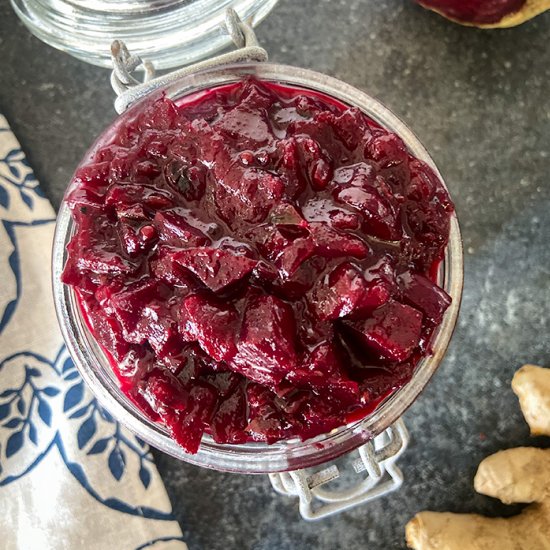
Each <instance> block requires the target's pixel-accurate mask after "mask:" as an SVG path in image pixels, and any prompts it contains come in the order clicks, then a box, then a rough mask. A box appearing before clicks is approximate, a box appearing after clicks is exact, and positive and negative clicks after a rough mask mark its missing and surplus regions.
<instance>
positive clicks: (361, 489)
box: [269, 419, 409, 520]
mask: <svg viewBox="0 0 550 550" xmlns="http://www.w3.org/2000/svg"><path fill="white" fill-rule="evenodd" d="M408 443H409V434H408V432H407V428H406V427H405V424H404V422H403V420H401V419H399V420H398V421H397V422H395V424H392V425H391V426H390V427H389V428H388V429H386V431H384V432H383V433H381V434H380V435H379V436H377V437H375V438H374V439H373V440H372V441H369V442H368V443H366V444H365V445H363V446H361V447H359V448H358V449H356V450H355V451H354V454H355V453H358V454H359V458H356V459H353V458H352V456H351V455H348V456H346V457H345V458H344V460H345V461H346V464H345V466H346V467H347V468H346V469H343V468H342V469H339V467H338V466H337V465H335V464H333V465H332V466H327V465H326V464H323V465H322V466H321V468H322V469H320V470H319V469H317V470H315V469H313V468H308V469H305V470H295V471H292V472H283V473H278V474H269V479H270V481H271V485H272V486H273V488H274V489H275V491H277V492H278V493H280V494H282V495H286V496H289V497H298V498H299V500H300V514H301V516H302V517H303V518H304V519H306V520H317V519H322V518H325V517H327V516H331V515H333V514H337V513H339V512H343V511H344V510H349V509H350V508H353V507H355V506H358V505H360V504H364V503H366V502H368V501H370V500H374V499H376V498H379V497H382V496H385V495H387V494H389V493H391V492H393V491H396V490H397V489H399V488H400V487H401V485H402V484H403V475H402V473H401V470H400V469H399V468H398V467H397V466H396V464H395V462H396V461H397V459H398V458H399V456H400V455H401V454H402V453H403V451H405V449H406V448H407V445H408ZM350 461H351V468H352V470H353V471H348V472H346V470H349V466H350V464H349V462H350ZM361 472H366V474H367V475H366V477H363V479H361V480H360V481H357V482H356V483H355V484H353V485H351V486H348V487H346V488H342V487H337V488H333V489H332V490H331V489H329V488H328V487H326V485H328V484H329V483H330V482H335V480H337V479H338V478H340V480H342V478H343V477H344V475H346V477H347V474H351V475H355V476H357V474H360V473H361ZM333 484H334V483H333Z"/></svg>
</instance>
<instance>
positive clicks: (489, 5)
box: [417, 0, 527, 25]
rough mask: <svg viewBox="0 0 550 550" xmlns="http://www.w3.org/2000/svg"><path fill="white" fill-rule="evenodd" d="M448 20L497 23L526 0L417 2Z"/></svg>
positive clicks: (439, 0)
mask: <svg viewBox="0 0 550 550" xmlns="http://www.w3.org/2000/svg"><path fill="white" fill-rule="evenodd" d="M417 1H418V3H419V4H421V5H422V6H424V7H426V8H430V9H432V10H436V11H438V12H439V13H441V14H442V15H444V16H445V17H448V18H449V19H454V20H455V21H460V22H462V23H471V24H472V25H476V24H477V25H489V24H493V23H498V22H499V21H501V20H502V19H503V18H504V17H505V16H507V15H510V14H511V13H515V12H517V11H519V10H520V9H521V8H523V6H524V5H525V3H526V1H527V0H417Z"/></svg>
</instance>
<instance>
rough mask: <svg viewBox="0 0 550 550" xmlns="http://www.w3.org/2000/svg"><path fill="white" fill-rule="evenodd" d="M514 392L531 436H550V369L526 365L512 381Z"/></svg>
mask: <svg viewBox="0 0 550 550" xmlns="http://www.w3.org/2000/svg"><path fill="white" fill-rule="evenodd" d="M512 390H513V391H514V393H515V394H516V395H517V396H518V397H519V406H520V407H521V411H522V412H523V416H524V417H525V420H526V421H527V424H529V428H531V435H550V369H545V368H542V367H536V366H535V365H524V366H523V367H521V369H519V370H518V371H517V372H516V374H515V375H514V378H513V379H512Z"/></svg>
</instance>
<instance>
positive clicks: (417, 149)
mask: <svg viewBox="0 0 550 550" xmlns="http://www.w3.org/2000/svg"><path fill="white" fill-rule="evenodd" d="M248 77H253V78H256V79H258V80H260V81H265V82H272V83H276V84H280V85H283V86H288V87H291V88H300V89H303V90H305V91H306V92H307V91H312V92H314V93H320V94H324V95H325V96H328V97H331V98H334V99H336V100H337V101H339V102H342V103H343V104H345V105H348V106H352V107H357V108H359V109H360V110H361V111H362V112H363V113H364V114H366V115H367V116H368V117H370V118H371V119H372V120H374V121H375V122H376V123H378V124H379V125H380V126H382V127H383V128H385V129H387V130H389V131H391V132H394V133H396V134H397V135H398V136H400V137H401V139H402V140H403V141H404V143H405V144H406V146H407V148H408V151H409V153H410V154H411V155H413V156H414V157H416V158H418V159H420V160H422V161H423V162H425V163H426V164H428V165H429V166H430V167H431V168H432V169H433V170H434V171H435V173H436V174H437V175H438V177H439V178H440V179H441V176H440V175H439V172H438V171H437V168H436V167H435V165H434V163H433V161H432V159H431V158H430V156H429V155H428V153H427V152H426V150H425V149H424V147H423V146H422V144H421V143H420V142H419V141H418V139H417V138H416V137H415V136H414V135H413V134H412V132H411V131H410V130H409V129H408V128H407V126H406V125H405V124H404V123H403V122H401V121H400V120H399V119H398V118H397V117H396V116H395V115H394V114H393V113H392V112H391V111H389V110H388V109H387V108H385V107H384V106H383V105H381V104H380V103H379V102H378V101H377V100H375V99H373V98H372V97H370V96H368V95H367V94H365V93H363V92H361V91H359V90H357V89H356V88H354V87H352V86H350V85H348V84H345V83H344V82H341V81H339V80H336V79H334V78H331V77H328V76H326V75H323V74H319V73H316V72H313V71H309V70H304V69H300V68H295V67H289V66H282V65H275V64H268V63H257V64H238V65H232V66H225V67H218V68H214V69H209V70H205V71H199V72H196V73H193V74H191V75H188V76H184V77H182V78H180V79H178V80H177V81H175V82H174V83H172V84H170V85H169V86H168V87H166V88H165V89H164V90H163V92H164V93H165V94H166V96H167V97H168V98H171V99H172V100H174V101H176V103H177V101H178V100H181V98H184V97H186V96H189V95H190V94H196V93H197V92H200V91H203V90H204V91H206V90H210V89H213V88H216V87H219V86H224V85H228V84H232V83H235V82H239V81H241V80H243V79H246V78H248ZM143 101H147V98H145V99H144V100H143ZM142 106H143V103H142V102H139V103H138V104H136V105H135V106H133V107H131V108H130V109H129V110H128V111H127V112H126V113H124V114H123V115H121V116H120V117H119V118H118V119H117V120H115V122H114V123H113V125H112V126H111V127H109V128H108V129H107V130H106V131H105V132H104V133H103V134H102V135H101V136H100V137H99V138H98V140H97V141H96V143H95V144H94V145H93V146H92V148H91V149H90V151H89V152H88V153H87V154H86V156H85V158H84V160H83V164H85V163H86V162H89V161H90V160H91V159H92V157H93V155H94V153H95V151H97V149H98V148H99V147H100V146H101V145H103V144H105V143H106V142H109V140H110V139H111V138H112V137H113V136H114V135H115V134H116V132H117V128H119V127H120V125H121V124H122V123H123V122H124V121H125V120H127V118H128V117H132V116H134V114H135V113H137V112H138V111H139V110H140V109H141V108H142ZM441 181H442V180H441ZM70 190H71V188H69V190H68V192H70ZM74 233H75V224H74V221H73V219H72V217H71V213H70V210H69V207H68V205H67V204H66V202H65V201H64V202H63V204H62V205H61V208H60V212H59V216H58V221H57V228H56V234H55V240H54V251H53V286H54V295H55V304H56V310H57V314H58V318H59V322H60V325H61V329H62V332H63V336H64V338H65V341H66V343H67V346H68V348H69V351H70V354H71V356H72V358H73V360H74V362H75V364H76V366H77V367H78V369H79V371H80V373H81V375H82V377H83V378H84V380H85V381H86V383H87V384H88V386H89V387H90V389H91V390H92V392H93V393H94V394H95V396H96V397H97V398H98V400H99V402H100V403H101V404H102V405H103V406H104V407H105V408H106V409H107V410H108V411H109V412H110V413H111V414H112V415H113V417H114V418H115V419H117V420H118V421H120V422H121V423H122V424H124V425H125V426H127V427H128V428H129V429H130V430H131V431H133V432H134V433H135V434H137V435H138V436H139V437H140V438H141V439H143V440H144V441H146V442H147V443H149V444H150V445H152V446H153V447H156V448H157V449H160V450H162V451H164V452H166V453H168V454H170V455H172V456H174V457H176V458H178V459H180V460H184V461H187V462H190V463H192V464H196V465H199V466H203V467H207V468H212V469H215V470H220V471H228V472H235V473H254V474H274V473H276V472H288V471H294V470H303V469H305V468H311V467H313V466H317V465H320V464H324V463H327V462H328V461H332V460H334V459H336V458H337V457H340V456H342V455H344V454H346V453H349V452H350V451H352V450H354V449H356V448H358V447H361V446H362V445H365V443H366V442H368V441H371V440H372V439H373V438H375V437H376V436H379V434H382V433H383V432H384V431H385V430H387V429H388V428H389V427H390V426H391V425H392V424H393V423H395V422H396V421H398V419H400V417H401V416H402V414H403V413H404V412H405V410H406V409H407V408H408V407H409V406H410V405H411V404H412V402H413V401H414V400H415V398H416V397H417V396H418V395H419V393H420V392H421V391H422V389H423V388H424V386H425V385H426V384H427V383H428V381H429V380H430V378H431V377H432V375H433V374H434V372H435V371H436V369H437V367H438V365H439V364H440V362H441V360H442V358H443V356H444V354H445V352H446V349H447V346H448V344H449V341H450V338H451V335H452V332H453V329H454V326H455V323H456V320H457V315H458V311H459V306H460V300H461V293H462V282H463V258H462V243H461V237H460V231H459V226H458V222H457V219H456V215H455V213H454V212H453V213H452V214H451V215H450V232H449V240H448V245H447V247H446V250H445V254H444V258H443V260H442V262H441V263H440V265H439V269H438V273H437V283H438V284H439V286H440V287H441V288H443V289H444V290H445V291H446V292H447V294H448V295H449V296H450V297H451V299H452V302H451V304H450V305H449V307H448V309H447V310H446V312H445V314H444V316H443V319H442V321H441V323H440V325H439V326H438V327H437V329H436V330H435V331H434V333H433V334H432V337H431V342H430V344H431V345H430V347H431V350H432V353H431V354H428V355H426V356H424V357H423V358H421V360H420V361H419V362H418V364H417V366H416V369H415V371H414V373H413V375H412V378H411V379H410V381H409V382H408V383H406V384H405V385H404V386H403V387H401V388H399V389H398V390H396V391H394V392H393V393H392V394H391V395H389V396H387V397H386V398H385V399H384V400H383V401H382V402H381V403H379V404H378V406H377V407H376V408H375V409H374V410H373V411H372V412H370V413H369V414H368V415H367V416H366V417H364V418H361V419H358V420H356V421H353V422H350V423H348V424H346V425H343V426H341V427H339V428H336V429H333V430H332V431H330V433H326V434H323V435H319V436H317V437H314V438H312V439H309V440H306V441H301V440H299V439H298V438H294V439H288V440H283V441H279V442H276V443H273V444H266V443H259V442H247V443H242V444H219V443H216V442H215V441H214V440H213V439H212V437H211V436H210V435H208V434H207V433H205V435H203V438H202V442H201V445H200V448H199V450H198V452H197V453H196V454H188V453H185V452H184V450H183V449H182V448H181V447H180V446H179V445H178V444H177V443H176V441H174V439H172V437H171V436H170V435H169V433H168V431H167V430H166V429H165V428H164V427H163V426H162V425H161V424H159V423H156V422H154V421H152V420H150V419H149V418H148V417H147V415H146V414H144V412H142V410H140V409H139V408H138V407H137V406H136V405H135V404H134V403H133V402H132V401H131V400H130V399H129V398H128V397H127V396H126V395H125V394H124V393H123V391H122V390H121V388H120V385H119V380H118V379H117V376H116V375H115V373H114V372H113V368H112V366H111V364H110V361H109V359H108V357H107V356H106V354H105V353H104V351H103V350H102V348H101V347H100V345H98V343H97V342H96V340H95V338H94V336H93V335H92V334H91V332H90V329H89V327H88V324H87V322H86V319H85V318H84V317H83V314H82V311H81V308H80V305H79V302H78V298H77V294H76V292H75V290H74V288H73V287H71V286H68V285H64V284H63V283H62V282H61V274H62V272H63V268H64V265H65V263H66V261H67V250H66V247H67V244H68V243H69V241H70V239H71V237H72V236H73V235H74ZM310 519H311V518H310Z"/></svg>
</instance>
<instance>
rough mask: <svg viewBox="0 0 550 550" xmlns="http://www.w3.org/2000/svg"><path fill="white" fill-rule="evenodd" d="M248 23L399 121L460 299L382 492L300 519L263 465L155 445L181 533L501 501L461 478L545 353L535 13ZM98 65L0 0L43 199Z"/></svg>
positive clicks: (546, 148) (215, 534)
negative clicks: (185, 454) (511, 24)
mask: <svg viewBox="0 0 550 550" xmlns="http://www.w3.org/2000/svg"><path fill="white" fill-rule="evenodd" d="M258 36H259V38H260V40H261V41H262V43H263V45H264V46H265V47H266V48H267V49H268V50H269V52H270V53H271V59H272V60H274V61H278V62H283V63H288V64H295V65H300V66H303V67H309V68H313V69H316V70H319V71H324V72H327V73H329V74H332V75H334V76H337V77H339V78H341V79H343V80H346V81H348V82H349V83H351V84H354V85H356V86H358V87H360V88H363V89H365V90H367V91H368V92H369V93H370V94H372V95H375V96H377V97H378V98H380V99H381V100H382V101H383V102H384V103H386V104H387V105H388V106H389V107H390V108H392V109H393V110H394V111H395V112H396V113H397V114H398V115H400V116H401V117H402V118H403V119H404V120H405V121H406V122H407V123H408V124H409V125H410V126H411V127H412V128H413V129H414V130H415V132H416V133H417V135H418V136H419V137H420V139H421V140H422V141H423V142H424V144H425V145H426V146H427V148H428V150H429V151H431V153H432V155H433V157H434V159H435V161H436V162H437V163H438V165H439V167H440V169H441V171H442V173H443V174H444V177H445V178H446V181H447V183H448V185H449V187H450V189H451V192H452V194H453V197H454V199H455V202H456V205H457V209H458V212H459V216H460V220H461V224H462V229H463V233H464V244H465V252H466V254H465V259H466V268H465V270H466V273H465V275H466V286H465V296H464V301H463V307H462V313H461V318H460V322H459V326H458V329H457V331H456V334H455V337H454V340H453V343H452V345H451V348H450V350H449V353H448V355H447V357H446V359H445V361H444V362H443V364H442V365H441V368H440V369H439V372H438V374H437V375H436V376H435V378H434V380H433V381H432V383H431V384H430V385H429V387H428V389H427V390H426V391H425V392H424V394H423V395H422V396H421V398H420V399H419V400H418V401H417V402H416V404H415V405H413V407H412V408H411V409H410V410H409V412H408V413H407V414H406V420H407V424H408V426H409V428H410V430H411V432H412V436H413V440H412V444H411V446H410V448H409V450H408V451H407V453H406V455H405V457H404V458H403V460H402V461H401V465H402V467H403V469H404V471H405V475H406V478H407V479H406V484H405V486H404V488H403V489H402V490H401V491H400V492H399V493H397V494H394V495H393V496H390V497H388V498H386V499H384V500H381V501H378V502H376V503H374V504H371V505H370V506H368V507H364V508H361V509H358V510H355V511H351V512H349V513H346V514H344V515H342V516H340V517H336V518H333V519H329V520H326V521H323V522H320V523H315V524H307V523H305V522H303V521H300V520H299V519H298V515H297V509H296V505H295V503H294V502H292V501H290V500H288V501H287V500H285V499H283V498H282V497H278V496H276V495H274V494H273V493H272V492H271V489H270V487H269V483H268V481H267V478H263V477H244V476H242V477H241V476H235V475H229V474H221V473H216V472H210V471H206V470H201V469H198V468H195V467H193V466H189V465H186V464H181V463H178V462H176V461H175V460H173V459H171V458H169V457H167V456H161V455H160V453H157V463H158V466H159V469H160V471H161V473H162V475H163V477H164V479H165V482H166V486H167V489H168V492H169V493H170V496H171V498H172V502H173V504H174V507H175V510H176V512H177V514H178V517H179V519H180V521H181V524H182V527H183V530H184V532H185V536H186V538H187V540H188V542H189V545H190V548H191V549H193V550H195V549H208V550H216V549H228V548H254V549H256V550H260V549H261V550H267V549H269V550H274V549H281V550H287V549H288V550H290V549H302V548H319V549H336V548H345V549H356V548H357V549H362V548H372V549H387V548H404V546H405V545H404V542H403V528H404V525H405V523H406V521H407V520H408V519H409V518H410V517H411V516H412V515H413V514H414V513H415V512H417V511H419V510H421V509H425V508H431V509H436V510H453V511H477V512H482V513H488V514H497V513H511V512H512V511H513V510H515V508H513V509H512V508H507V507H504V506H503V505H500V504H499V503H496V502H494V501H492V500H491V499H488V498H485V497H480V496H476V495H475V493H474V492H473V490H472V476H473V474H474V472H475V469H476V465H477V464H478V462H479V461H480V460H481V459H482V458H483V457H484V456H486V455H487V454H490V453H491V452H493V451H495V450H497V449H500V448H504V447H510V446H515V445H520V444H529V443H530V441H531V440H530V438H529V437H528V430H527V428H526V425H525V424H524V422H523V420H522V418H521V415H520V413H519V409H518V406H517V402H516V399H515V397H514V396H513V395H512V393H511V391H510V389H509V383H510V380H511V377H512V375H513V372H514V370H515V369H516V368H517V367H518V366H520V365H521V364H522V363H523V362H527V361H529V362H535V363H540V364H547V365H549V364H550V338H549V333H550V326H549V319H548V311H549V307H550V248H549V244H548V243H549V242H550V215H549V213H548V211H549V208H550V181H549V180H550V63H549V60H550V40H549V38H550V13H547V14H546V15H543V16H541V17H539V18H538V19H536V20H535V21H532V22H530V23H528V24H526V25H524V26H522V27H520V28H517V29H512V30H507V31H492V32H487V31H478V30H474V29H467V28H462V27H459V26H455V25H452V24H450V23H447V22H446V21H444V20H443V19H441V18H439V17H437V16H435V15H433V14H431V13H428V12H425V11H424V10H422V9H421V8H419V7H417V6H415V5H413V3H412V2H411V1H410V0H380V1H379V0H376V1H375V0H324V1H318V0H302V1H300V2H295V1H293V0H281V1H280V4H279V5H278V7H277V8H276V9H275V11H274V12H273V13H272V14H271V16H270V17H269V18H268V19H267V20H266V21H265V22H264V23H263V24H262V25H261V27H260V28H259V29H258ZM107 76H108V75H107V73H106V72H105V71H104V70H102V69H98V68H94V67H89V66H86V65H84V64H83V63H81V62H79V61H77V60H75V59H72V58H71V57H69V56H66V55H64V54H62V53H60V52H57V51H54V50H52V49H50V48H48V47H46V46H44V45H42V44H41V43H39V42H38V41H37V40H36V39H35V38H33V37H31V36H30V35H29V34H28V33H27V31H26V30H25V29H24V28H23V27H22V26H21V25H20V24H19V23H18V22H17V20H16V17H15V16H14V14H13V13H12V12H11V10H10V8H9V5H8V2H7V1H6V0H4V1H3V2H2V4H1V5H0V112H3V113H4V114H5V115H6V116H7V117H8V119H9V121H10V123H11V124H12V127H13V129H14V130H15V132H16V134H17V135H18V137H19V139H20V141H21V143H22V145H23V148H24V149H25V150H26V152H27V154H28V157H29V160H30V162H31V163H32V165H33V167H34V168H35V171H36V174H37V176H38V177H39V179H40V180H41V182H42V185H43V187H44V190H45V191H46V193H47V194H48V195H49V196H50V197H51V199H52V201H53V202H54V204H55V205H57V204H59V201H60V199H61V196H62V194H63V189H64V187H65V185H66V183H67V181H68V179H69V178H70V175H71V173H72V170H73V169H74V167H75V166H76V164H77V163H78V161H79V159H80V157H81V156H82V154H83V153H84V152H85V150H86V149H87V147H88V146H89V145H90V144H91V142H92V141H93V139H94V137H95V136H96V135H97V134H98V133H99V132H100V131H101V129H102V128H103V127H105V125H106V124H107V123H108V122H109V121H110V120H111V119H112V118H113V117H114V111H113V109H112V97H113V96H112V92H111V91H110V88H109V85H108V83H107ZM538 444H539V445H545V444H546V445H547V444H548V443H547V442H545V441H539V443H538ZM115 546H116V545H115ZM115 546H113V548H114V547H115Z"/></svg>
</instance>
